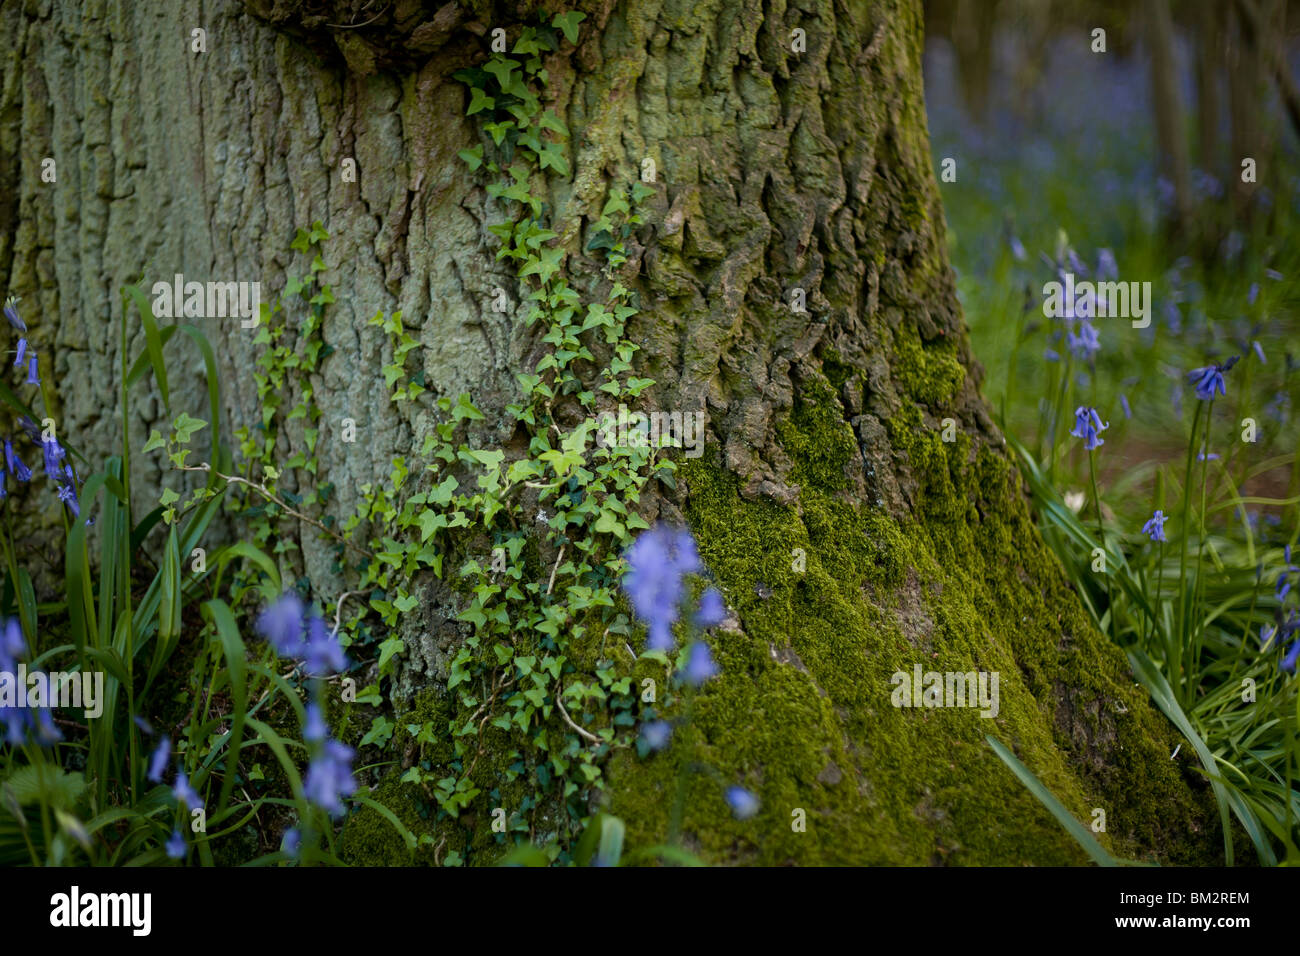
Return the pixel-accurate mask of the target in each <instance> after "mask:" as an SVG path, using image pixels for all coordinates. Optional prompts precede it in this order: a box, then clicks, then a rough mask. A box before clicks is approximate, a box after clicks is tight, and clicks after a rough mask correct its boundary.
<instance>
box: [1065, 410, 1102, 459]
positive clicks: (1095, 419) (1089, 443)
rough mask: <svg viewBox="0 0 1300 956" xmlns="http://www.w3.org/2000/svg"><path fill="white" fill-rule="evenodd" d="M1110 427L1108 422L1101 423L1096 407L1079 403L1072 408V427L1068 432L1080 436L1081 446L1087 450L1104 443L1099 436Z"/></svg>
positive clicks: (1076, 436)
mask: <svg viewBox="0 0 1300 956" xmlns="http://www.w3.org/2000/svg"><path fill="white" fill-rule="evenodd" d="M1108 428H1110V422H1106V423H1105V424H1103V423H1102V420H1101V416H1100V415H1098V414H1097V409H1095V408H1091V407H1089V406H1087V405H1080V406H1079V407H1078V408H1076V409H1075V410H1074V428H1073V430H1071V432H1070V434H1071V435H1073V436H1074V437H1075V438H1082V439H1083V440H1084V441H1083V447H1084V448H1085V449H1087V450H1088V451H1092V450H1093V449H1094V448H1099V447H1101V446H1102V445H1104V444H1106V442H1105V440H1104V439H1103V438H1101V437H1099V436H1100V435H1101V433H1102V432H1104V431H1105V430H1106V429H1108Z"/></svg>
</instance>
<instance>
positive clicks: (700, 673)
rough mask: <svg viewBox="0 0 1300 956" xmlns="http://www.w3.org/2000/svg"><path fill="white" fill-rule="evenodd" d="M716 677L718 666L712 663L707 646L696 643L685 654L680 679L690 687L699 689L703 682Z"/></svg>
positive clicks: (700, 642)
mask: <svg viewBox="0 0 1300 956" xmlns="http://www.w3.org/2000/svg"><path fill="white" fill-rule="evenodd" d="M717 676H718V665H717V664H715V663H714V662H713V655H712V654H710V653H709V645H708V644H705V643H704V642H703V641H696V642H695V643H694V644H692V645H691V646H690V648H689V649H688V650H687V652H686V666H685V667H684V668H683V669H682V679H683V680H685V681H686V683H688V684H690V685H691V686H692V687H699V686H700V685H701V684H703V683H704V682H705V681H707V680H710V679H711V678H714V677H717Z"/></svg>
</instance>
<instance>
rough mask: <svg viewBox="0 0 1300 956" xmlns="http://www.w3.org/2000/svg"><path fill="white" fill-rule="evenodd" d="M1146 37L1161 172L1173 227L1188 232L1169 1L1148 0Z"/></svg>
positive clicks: (1187, 183) (1188, 180) (1187, 184)
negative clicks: (1169, 188) (1170, 202)
mask: <svg viewBox="0 0 1300 956" xmlns="http://www.w3.org/2000/svg"><path fill="white" fill-rule="evenodd" d="M1146 37H1147V42H1148V44H1149V45H1150V47H1151V105H1152V108H1153V109H1154V111H1155V114H1156V141H1157V143H1158V144H1159V150H1160V169H1161V170H1162V175H1164V176H1165V177H1166V178H1167V179H1168V180H1169V182H1170V185H1171V186H1172V189H1173V209H1172V210H1171V216H1172V220H1173V225H1175V226H1176V227H1177V228H1178V230H1179V231H1182V232H1185V231H1186V230H1187V227H1188V226H1189V225H1190V223H1191V217H1192V174H1191V161H1190V160H1189V159H1188V155H1187V138H1186V133H1185V131H1184V129H1183V98H1182V94H1181V93H1180V92H1179V86H1178V62H1177V60H1176V59H1175V55H1174V24H1173V17H1172V15H1171V14H1170V12H1169V0H1146Z"/></svg>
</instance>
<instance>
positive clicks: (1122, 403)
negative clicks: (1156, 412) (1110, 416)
mask: <svg viewBox="0 0 1300 956" xmlns="http://www.w3.org/2000/svg"><path fill="white" fill-rule="evenodd" d="M1119 407H1120V408H1122V409H1123V410H1124V417H1125V418H1132V417H1133V409H1132V408H1130V407H1129V404H1128V396H1127V395H1124V394H1122V393H1121V394H1120V397H1119Z"/></svg>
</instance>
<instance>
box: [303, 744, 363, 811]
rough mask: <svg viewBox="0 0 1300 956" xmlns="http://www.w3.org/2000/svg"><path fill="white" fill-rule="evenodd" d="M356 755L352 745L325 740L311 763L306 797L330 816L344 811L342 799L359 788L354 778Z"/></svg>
mask: <svg viewBox="0 0 1300 956" xmlns="http://www.w3.org/2000/svg"><path fill="white" fill-rule="evenodd" d="M354 756H355V752H354V751H353V750H352V748H351V747H348V746H346V745H345V744H341V743H339V742H338V741H337V740H327V741H325V746H324V747H322V748H321V751H320V753H319V754H318V755H317V757H316V758H315V759H314V760H312V762H311V763H310V764H308V766H307V776H306V778H305V779H304V780H303V783H302V791H303V796H304V797H306V798H307V800H309V801H310V802H311V803H314V804H315V805H316V806H318V807H320V808H321V809H323V810H324V811H325V812H326V813H328V814H329V815H330V816H339V815H340V814H341V813H343V811H344V809H345V808H344V806H343V802H342V798H343V797H348V796H351V795H352V794H353V793H355V792H356V789H357V784H356V781H355V780H353V779H352V758H353V757H354Z"/></svg>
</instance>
